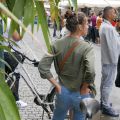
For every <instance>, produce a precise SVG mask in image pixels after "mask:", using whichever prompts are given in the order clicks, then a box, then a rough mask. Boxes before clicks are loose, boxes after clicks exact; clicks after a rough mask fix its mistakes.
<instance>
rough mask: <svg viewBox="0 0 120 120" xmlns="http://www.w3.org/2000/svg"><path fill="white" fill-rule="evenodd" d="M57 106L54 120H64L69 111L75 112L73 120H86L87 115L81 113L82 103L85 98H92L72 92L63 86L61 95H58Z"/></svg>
mask: <svg viewBox="0 0 120 120" xmlns="http://www.w3.org/2000/svg"><path fill="white" fill-rule="evenodd" d="M56 96H57V98H56V104H55V109H54V115H53V119H52V120H64V119H65V117H66V114H67V112H68V110H70V109H72V110H73V113H74V115H73V120H85V115H84V114H83V113H81V111H80V107H79V106H80V105H79V104H80V101H81V99H83V98H86V97H90V95H89V94H87V95H80V93H79V91H78V92H72V91H70V90H68V89H67V88H65V87H64V86H62V89H61V93H60V94H57V95H56Z"/></svg>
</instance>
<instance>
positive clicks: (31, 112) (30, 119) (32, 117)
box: [18, 30, 120, 120]
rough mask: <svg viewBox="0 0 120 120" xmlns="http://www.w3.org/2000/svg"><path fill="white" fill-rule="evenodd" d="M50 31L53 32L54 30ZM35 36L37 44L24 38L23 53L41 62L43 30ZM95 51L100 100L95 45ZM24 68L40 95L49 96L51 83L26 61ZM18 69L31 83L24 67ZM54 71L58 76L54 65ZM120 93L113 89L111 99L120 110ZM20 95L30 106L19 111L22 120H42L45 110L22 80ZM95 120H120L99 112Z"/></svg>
mask: <svg viewBox="0 0 120 120" xmlns="http://www.w3.org/2000/svg"><path fill="white" fill-rule="evenodd" d="M50 31H51V32H52V30H50ZM34 35H35V36H36V37H37V38H38V40H39V41H37V42H36V41H33V40H32V39H31V37H30V36H29V35H28V34H25V36H24V38H23V43H22V44H23V45H22V46H21V48H22V49H21V51H22V52H24V53H25V54H26V55H27V56H29V57H30V58H37V59H38V60H39V59H40V58H41V57H42V55H43V51H42V50H41V47H40V45H42V46H44V48H45V43H44V42H43V36H42V32H41V30H39V31H38V32H35V33H34ZM28 45H29V47H28ZM29 48H31V49H29ZM31 50H32V51H31ZM94 50H95V57H96V61H95V62H96V63H95V69H96V86H97V96H96V99H98V100H99V96H100V93H99V86H100V78H101V67H100V46H97V45H94ZM23 66H24V67H25V69H26V70H27V73H28V74H29V75H30V78H31V80H32V81H33V82H34V84H35V86H36V88H37V90H38V92H39V93H40V94H47V92H48V91H49V89H50V86H51V85H50V83H49V82H48V81H47V80H43V79H42V78H40V75H39V72H38V69H37V68H35V67H34V66H33V65H31V64H30V63H29V62H28V61H27V60H26V61H25V63H24V65H23ZM18 68H19V69H18V71H20V73H21V74H22V75H23V76H24V77H25V79H26V80H28V81H29V79H28V77H27V75H26V74H25V72H24V71H23V69H22V67H18ZM52 71H53V73H54V75H56V74H55V71H54V69H53V65H52ZM119 91H120V89H118V88H113V92H112V97H111V100H112V102H113V104H114V105H115V107H116V108H117V109H119V108H120V105H119V103H120V96H119ZM19 94H20V99H21V100H23V101H25V102H27V103H28V106H27V107H26V108H24V109H20V110H19V111H20V115H21V120H42V113H43V109H42V108H41V106H38V105H36V104H35V103H34V102H33V101H34V95H33V93H32V92H31V90H30V89H29V87H28V86H27V85H26V83H25V81H24V80H23V79H22V78H21V80H20V86H19ZM51 115H52V114H51ZM43 120H48V116H47V115H46V113H45V115H44V118H43ZM93 120H119V118H115V119H114V118H110V117H107V116H103V115H101V117H100V112H99V113H98V114H97V115H96V116H95V117H94V118H93Z"/></svg>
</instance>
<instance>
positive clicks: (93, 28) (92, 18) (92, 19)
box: [91, 12, 97, 43]
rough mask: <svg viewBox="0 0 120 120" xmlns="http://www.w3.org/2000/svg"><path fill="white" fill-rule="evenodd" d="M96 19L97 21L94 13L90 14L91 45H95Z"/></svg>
mask: <svg viewBox="0 0 120 120" xmlns="http://www.w3.org/2000/svg"><path fill="white" fill-rule="evenodd" d="M96 19H97V16H96V14H95V12H93V13H92V14H91V23H92V29H91V37H92V42H93V43H96Z"/></svg>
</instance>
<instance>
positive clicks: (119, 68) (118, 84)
mask: <svg viewBox="0 0 120 120" xmlns="http://www.w3.org/2000/svg"><path fill="white" fill-rule="evenodd" d="M115 86H116V87H120V56H119V59H118V65H117V77H116V80H115Z"/></svg>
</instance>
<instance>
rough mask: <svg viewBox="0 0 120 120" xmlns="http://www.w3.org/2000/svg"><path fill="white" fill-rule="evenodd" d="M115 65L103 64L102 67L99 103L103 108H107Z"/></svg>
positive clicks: (113, 79)
mask: <svg viewBox="0 0 120 120" xmlns="http://www.w3.org/2000/svg"><path fill="white" fill-rule="evenodd" d="M116 70H117V65H114V64H104V65H102V80H101V86H100V91H101V103H102V105H104V107H106V108H107V107H109V106H110V105H109V96H110V93H111V90H112V86H113V83H114V81H115V76H116Z"/></svg>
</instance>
